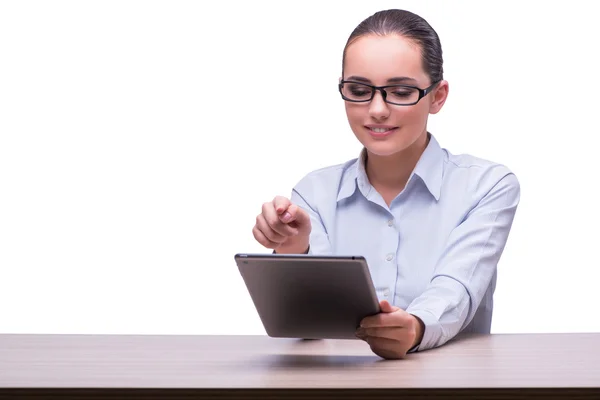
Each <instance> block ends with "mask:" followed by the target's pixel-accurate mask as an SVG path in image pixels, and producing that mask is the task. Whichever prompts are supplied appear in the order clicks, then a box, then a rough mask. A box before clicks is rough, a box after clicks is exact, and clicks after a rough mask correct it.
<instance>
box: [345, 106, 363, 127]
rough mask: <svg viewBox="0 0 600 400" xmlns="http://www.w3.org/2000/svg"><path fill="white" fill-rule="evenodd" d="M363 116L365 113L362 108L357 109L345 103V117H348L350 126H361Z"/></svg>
mask: <svg viewBox="0 0 600 400" xmlns="http://www.w3.org/2000/svg"><path fill="white" fill-rule="evenodd" d="M364 114H365V111H364V109H363V108H361V107H357V106H356V104H349V103H346V115H347V116H348V121H350V123H351V124H356V123H360V124H362V121H363V120H364V118H365V115H364Z"/></svg>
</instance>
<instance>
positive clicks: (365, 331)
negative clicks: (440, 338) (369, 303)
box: [356, 300, 424, 359]
mask: <svg viewBox="0 0 600 400" xmlns="http://www.w3.org/2000/svg"><path fill="white" fill-rule="evenodd" d="M379 305H380V307H381V312H380V313H379V314H377V315H373V316H370V317H366V318H364V319H363V320H362V321H361V323H360V328H358V330H357V331H356V337H358V338H359V339H362V340H364V341H365V342H367V343H368V344H369V346H370V347H371V350H372V351H373V353H375V354H377V355H378V356H380V357H383V358H386V359H399V358H404V357H406V354H407V353H408V351H409V350H410V349H412V348H413V347H414V346H416V345H417V344H419V343H421V339H422V338H423V331H424V326H423V323H422V322H421V320H420V319H418V318H417V317H415V316H414V315H412V314H409V313H407V312H406V311H404V310H402V309H401V308H398V307H395V306H392V305H390V303H388V302H387V301H386V300H383V301H381V302H380V303H379Z"/></svg>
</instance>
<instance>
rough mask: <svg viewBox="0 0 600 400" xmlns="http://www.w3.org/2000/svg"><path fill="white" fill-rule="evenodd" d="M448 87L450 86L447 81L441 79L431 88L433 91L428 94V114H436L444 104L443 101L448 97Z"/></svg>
mask: <svg viewBox="0 0 600 400" xmlns="http://www.w3.org/2000/svg"><path fill="white" fill-rule="evenodd" d="M449 89H450V88H449V85H448V81H441V82H440V83H439V84H438V85H437V86H436V87H435V89H433V92H432V93H431V94H430V96H431V104H430V105H429V113H430V114H437V113H438V112H440V110H441V109H442V107H443V106H444V103H445V102H446V99H447V98H448V91H449Z"/></svg>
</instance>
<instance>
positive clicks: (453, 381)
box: [0, 334, 600, 400]
mask: <svg viewBox="0 0 600 400" xmlns="http://www.w3.org/2000/svg"><path fill="white" fill-rule="evenodd" d="M424 395H425V398H436V399H441V398H456V399H458V398H460V399H478V400H479V399H486V398H487V399H505V398H510V399H521V398H527V399H532V398H533V399H555V398H561V399H562V398H567V399H584V398H589V399H592V398H594V399H600V334H531V335H467V336H463V337H461V338H459V339H455V340H453V341H452V342H450V343H448V344H446V345H445V346H442V347H440V348H438V349H433V350H428V351H424V352H421V353H416V354H411V355H409V357H408V358H406V359H404V360H393V361H386V360H382V359H380V358H379V357H377V356H375V355H374V354H373V353H371V351H370V349H369V347H368V345H367V344H366V343H365V342H362V341H358V340H340V341H328V340H325V341H322V340H316V341H300V340H293V339H274V338H269V337H266V336H130V335H115V336H112V335H106V336H103V335H0V399H5V398H6V399H8V398H10V399H19V398H23V399H33V398H45V399H58V398H60V399H75V398H77V399H81V398H93V399H104V398H143V399H163V398H164V399H167V398H168V399H192V398H219V399H224V398H234V399H242V398H261V399H275V398H277V399H279V398H286V397H289V398H294V399H301V398H312V399H314V398H323V397H329V398H336V399H357V398H369V399H383V398H386V399H389V398H402V399H416V398H419V399H422V398H424Z"/></svg>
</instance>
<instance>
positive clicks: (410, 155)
mask: <svg viewBox="0 0 600 400" xmlns="http://www.w3.org/2000/svg"><path fill="white" fill-rule="evenodd" d="M428 143H429V134H427V132H425V133H424V134H423V135H421V137H419V139H417V141H416V142H415V143H413V144H412V145H411V146H410V147H408V148H407V149H405V150H402V151H400V152H398V153H395V154H392V155H389V156H378V155H376V154H372V153H370V152H369V151H368V150H367V160H366V171H367V177H368V178H369V182H370V183H371V185H373V187H375V188H377V187H381V188H385V189H387V190H394V191H398V192H399V191H401V190H402V189H404V186H406V182H408V178H410V174H411V173H412V171H413V170H414V169H415V166H416V165H417V162H418V161H419V158H421V155H422V154H423V152H424V151H425V148H426V147H427V144H428Z"/></svg>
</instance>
